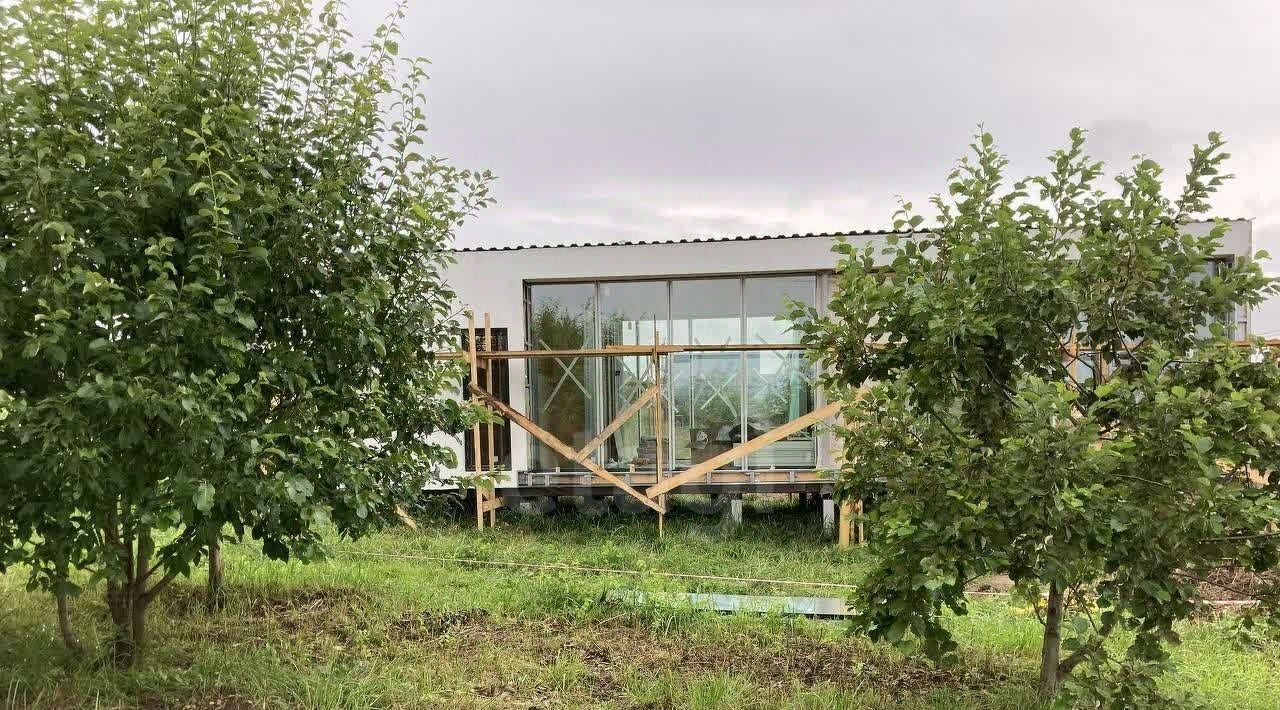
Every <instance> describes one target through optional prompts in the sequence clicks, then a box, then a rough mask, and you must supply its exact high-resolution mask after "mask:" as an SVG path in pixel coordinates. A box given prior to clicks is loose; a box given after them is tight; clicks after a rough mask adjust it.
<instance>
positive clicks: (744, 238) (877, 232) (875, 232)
mask: <svg viewBox="0 0 1280 710" xmlns="http://www.w3.org/2000/svg"><path fill="white" fill-rule="evenodd" d="M1219 219H1221V220H1222V221H1224V222H1251V221H1253V219H1252V218H1251V217H1213V218H1209V219H1202V220H1195V221H1196V222H1214V221H1217V220H1219ZM921 231H927V230H921ZM910 233H911V231H910V230H906V229H861V230H849V231H843V232H806V233H803V234H802V233H795V234H750V235H734V236H727V237H683V238H680V239H642V240H629V241H621V242H580V243H579V242H571V243H568V244H509V245H506V246H476V247H462V248H458V249H452V250H451V251H452V252H454V253H455V254H461V253H471V252H490V251H523V250H525V249H569V248H575V247H630V246H659V245H664V244H713V243H720V242H754V241H769V240H774V239H813V238H823V237H826V238H834V237H875V236H884V235H888V234H910Z"/></svg>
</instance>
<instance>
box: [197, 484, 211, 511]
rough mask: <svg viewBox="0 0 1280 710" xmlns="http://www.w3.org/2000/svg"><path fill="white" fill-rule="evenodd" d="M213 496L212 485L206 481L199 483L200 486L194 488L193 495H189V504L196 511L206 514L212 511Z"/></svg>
mask: <svg viewBox="0 0 1280 710" xmlns="http://www.w3.org/2000/svg"><path fill="white" fill-rule="evenodd" d="M213 494H214V488H213V485H212V484H210V483H209V482H207V481H201V482H200V485H198V486H196V490H195V493H193V494H192V495H191V502H192V504H194V505H195V507H196V510H198V511H200V512H201V513H207V512H209V511H210V510H212V509H213Z"/></svg>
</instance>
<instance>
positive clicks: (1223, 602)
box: [334, 548, 1258, 606]
mask: <svg viewBox="0 0 1280 710" xmlns="http://www.w3.org/2000/svg"><path fill="white" fill-rule="evenodd" d="M334 551H335V552H339V553H341V554H344V555H354V556H358V557H381V558H388V559H397V560H415V561H421V562H449V563H452V564H460V565H476V566H481V567H514V568H518V569H538V570H556V571H560V572H586V573H590V574H619V575H629V576H633V577H666V578H670V579H696V580H701V581H707V582H737V583H740V584H775V585H779V586H794V587H817V588H825V589H847V590H853V589H856V588H857V585H854V584H844V583H841V582H813V581H806V580H798V579H765V578H759V577H727V576H722V575H715V574H690V573H687V572H661V571H657V570H636V569H621V568H616V567H585V566H579V565H566V564H562V563H559V562H509V561H506V560H477V559H471V558H466V557H439V556H434V555H405V554H399V553H391V552H363V551H360V550H348V549H343V548H336V549H335V550H334ZM965 593H966V594H968V595H970V596H977V597H1008V596H1010V593H1009V592H993V591H975V590H970V591H967V592H965ZM1205 603H1207V604H1209V605H1211V606H1252V605H1255V604H1257V603H1258V602H1257V600H1253V599H1239V600H1237V599H1211V600H1206V602H1205Z"/></svg>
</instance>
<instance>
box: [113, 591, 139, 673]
mask: <svg viewBox="0 0 1280 710" xmlns="http://www.w3.org/2000/svg"><path fill="white" fill-rule="evenodd" d="M132 587H133V585H132V583H130V582H126V583H125V584H123V585H122V584H120V583H119V582H115V581H110V582H107V609H108V610H109V611H110V612H111V626H112V629H113V632H114V633H113V635H112V637H111V663H112V665H114V666H116V667H118V668H128V667H130V666H132V665H133V661H134V643H133V624H132V622H131V621H130V620H131V619H132V618H133V599H132Z"/></svg>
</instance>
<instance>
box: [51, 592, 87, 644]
mask: <svg viewBox="0 0 1280 710" xmlns="http://www.w3.org/2000/svg"><path fill="white" fill-rule="evenodd" d="M54 598H55V599H56V600H57V603H58V631H59V632H60V633H61V634H62V644H63V645H64V646H66V647H67V650H68V651H71V652H72V653H74V654H76V655H77V656H79V655H81V654H83V653H84V646H81V645H80V639H78V638H76V632H75V631H74V630H72V628H71V612H70V610H69V609H68V608H67V592H66V591H65V590H63V589H59V590H58V591H56V592H54Z"/></svg>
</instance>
